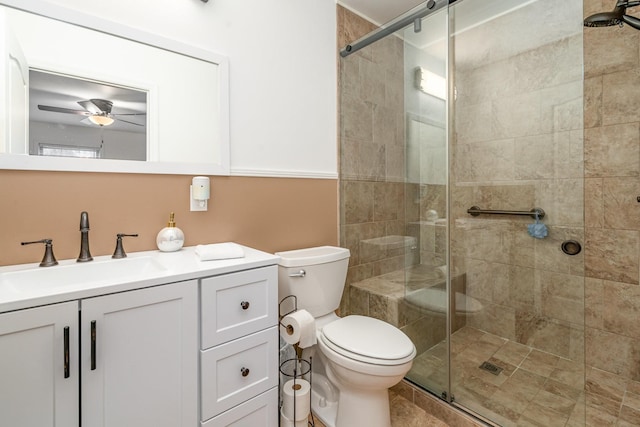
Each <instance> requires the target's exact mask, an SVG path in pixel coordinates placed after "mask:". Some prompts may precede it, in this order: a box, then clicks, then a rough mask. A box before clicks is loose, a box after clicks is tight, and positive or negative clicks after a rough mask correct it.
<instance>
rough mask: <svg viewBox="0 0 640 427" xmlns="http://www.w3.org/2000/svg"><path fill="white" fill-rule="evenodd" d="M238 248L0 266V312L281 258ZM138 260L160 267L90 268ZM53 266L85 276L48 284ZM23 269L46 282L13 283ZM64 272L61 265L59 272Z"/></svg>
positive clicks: (251, 266) (53, 274)
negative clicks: (220, 256)
mask: <svg viewBox="0 0 640 427" xmlns="http://www.w3.org/2000/svg"><path fill="white" fill-rule="evenodd" d="M242 248H243V250H244V254H245V256H244V257H243V258H234V259H225V260H216V261H200V259H199V258H198V256H197V255H196V254H195V246H191V247H186V248H182V249H181V250H179V251H177V252H160V251H145V252H133V253H128V254H127V255H128V256H127V258H123V259H119V260H118V259H112V258H111V256H110V255H104V256H98V257H94V259H93V261H90V262H87V263H77V262H76V260H75V259H68V260H63V261H59V264H58V265H56V266H53V267H39V266H38V264H39V263H33V264H20V265H11V266H6V267H0V313H2V312H6V311H12V310H19V309H23V308H28V307H35V306H40V305H47V304H54V303H58V302H63V301H71V300H77V299H82V298H91V297H95V296H99V295H105V294H110V293H115V292H124V291H130V290H134V289H140V288H147V287H150V286H156V285H161V284H166V283H173V282H180V281H185V280H190V279H196V278H202V277H209V276H218V275H221V274H226V273H231V272H235V271H242V270H249V269H254V268H259V267H265V266H269V265H275V264H277V263H278V261H279V259H280V258H279V257H277V256H275V255H273V254H269V253H266V252H262V251H258V250H256V249H252V248H249V247H246V246H242ZM141 262H144V263H150V264H153V265H157V266H160V268H152V269H150V271H140V272H134V273H132V274H128V275H127V277H123V276H122V275H120V276H119V277H109V276H110V275H109V274H105V275H104V276H103V277H95V276H96V275H98V276H99V275H100V273H97V274H94V273H93V270H96V271H98V272H100V271H104V270H105V267H106V268H107V269H114V271H115V270H116V269H117V267H118V263H121V266H123V267H124V266H125V264H124V263H128V264H127V266H131V265H135V266H137V265H138V264H140V265H142V263H141ZM135 263H137V264H135ZM56 269H74V270H75V271H77V272H81V274H85V271H86V275H87V280H86V282H84V281H82V283H71V284H64V285H53V286H47V283H46V281H47V276H50V277H51V278H54V277H56V275H57V274H58V273H59V272H58V271H56ZM27 270H30V271H32V272H33V273H35V274H36V275H37V277H41V278H42V282H45V283H42V285H40V284H38V285H37V286H24V287H20V286H17V285H16V283H12V280H11V279H10V277H11V276H12V274H13V273H15V272H17V273H18V274H20V273H22V272H25V271H27ZM62 271H63V270H60V272H62ZM14 276H15V275H14ZM115 276H117V274H116V275H115ZM52 280H53V279H52Z"/></svg>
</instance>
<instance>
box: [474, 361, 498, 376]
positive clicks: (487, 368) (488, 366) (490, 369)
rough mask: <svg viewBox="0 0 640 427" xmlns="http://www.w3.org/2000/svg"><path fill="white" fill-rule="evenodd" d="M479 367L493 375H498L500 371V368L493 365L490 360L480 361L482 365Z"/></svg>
mask: <svg viewBox="0 0 640 427" xmlns="http://www.w3.org/2000/svg"><path fill="white" fill-rule="evenodd" d="M479 368H480V369H482V370H484V371H487V372H490V373H492V374H493V375H499V374H500V372H502V368H501V367H499V366H496V365H494V364H493V363H491V362H482V365H480V366H479Z"/></svg>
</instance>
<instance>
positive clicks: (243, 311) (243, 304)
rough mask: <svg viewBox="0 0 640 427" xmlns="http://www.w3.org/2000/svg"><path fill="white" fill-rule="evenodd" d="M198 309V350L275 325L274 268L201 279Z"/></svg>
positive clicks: (275, 269) (276, 274) (276, 273)
mask: <svg viewBox="0 0 640 427" xmlns="http://www.w3.org/2000/svg"><path fill="white" fill-rule="evenodd" d="M200 309H201V311H200V312H201V313H202V328H201V330H202V349H207V348H210V347H213V346H215V345H218V344H222V343H224V342H227V341H231V340H232V339H235V338H238V337H241V336H243V335H247V334H251V333H253V332H257V331H260V330H262V329H266V328H268V327H270V326H274V325H276V324H277V323H278V270H277V266H275V265H274V266H270V267H265V268H258V269H255V270H247V271H242V272H239V273H234V274H225V275H223V276H216V277H209V278H207V279H203V280H202V283H201V307H200Z"/></svg>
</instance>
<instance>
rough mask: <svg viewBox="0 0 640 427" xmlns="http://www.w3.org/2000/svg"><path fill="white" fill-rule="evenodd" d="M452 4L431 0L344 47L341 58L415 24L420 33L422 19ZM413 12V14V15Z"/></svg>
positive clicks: (445, 1)
mask: <svg viewBox="0 0 640 427" xmlns="http://www.w3.org/2000/svg"><path fill="white" fill-rule="evenodd" d="M454 1H456V0H454ZM450 3H453V1H451V0H429V1H427V2H426V4H425V5H424V6H420V8H417V7H415V8H413V9H412V10H410V11H408V12H407V13H406V14H405V15H401V16H399V17H398V18H396V19H395V20H394V21H391V22H390V23H388V24H387V25H386V26H384V27H381V28H378V29H377V30H373V31H372V32H370V33H369V34H367V35H365V36H363V37H360V38H359V39H358V40H356V41H354V42H353V43H350V44H348V45H346V46H345V47H343V48H342V49H341V50H340V56H341V57H343V58H344V57H346V56H349V55H351V54H352V53H356V52H357V51H359V50H360V49H362V48H364V47H367V46H369V45H370V44H372V43H374V42H376V41H378V40H380V39H382V38H384V37H386V36H388V35H389V34H393V33H395V32H396V31H398V30H401V29H402V28H404V27H406V26H407V25H410V24H411V23H413V24H414V25H416V29H417V31H416V32H418V31H420V25H419V24H417V23H416V21H418V22H419V20H420V19H422V18H424V17H426V16H429V15H431V14H432V13H433V12H435V11H437V10H440V9H442V8H443V7H446V6H447V5H449V4H450ZM412 12H413V13H412Z"/></svg>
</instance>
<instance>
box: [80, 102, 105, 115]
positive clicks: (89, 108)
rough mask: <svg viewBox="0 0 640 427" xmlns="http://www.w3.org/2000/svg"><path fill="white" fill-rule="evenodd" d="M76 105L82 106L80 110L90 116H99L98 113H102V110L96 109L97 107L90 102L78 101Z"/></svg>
mask: <svg viewBox="0 0 640 427" xmlns="http://www.w3.org/2000/svg"><path fill="white" fill-rule="evenodd" d="M78 104H80V105H81V106H82V108H84V109H85V110H87V111H88V112H90V113H91V114H100V113H102V110H101V109H100V108H98V106H97V105H96V104H94V103H93V102H91V101H78Z"/></svg>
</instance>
